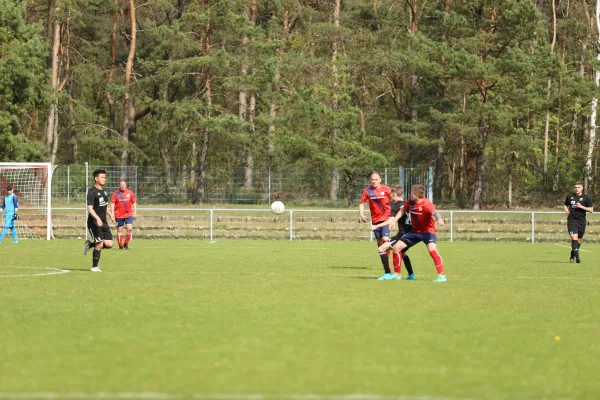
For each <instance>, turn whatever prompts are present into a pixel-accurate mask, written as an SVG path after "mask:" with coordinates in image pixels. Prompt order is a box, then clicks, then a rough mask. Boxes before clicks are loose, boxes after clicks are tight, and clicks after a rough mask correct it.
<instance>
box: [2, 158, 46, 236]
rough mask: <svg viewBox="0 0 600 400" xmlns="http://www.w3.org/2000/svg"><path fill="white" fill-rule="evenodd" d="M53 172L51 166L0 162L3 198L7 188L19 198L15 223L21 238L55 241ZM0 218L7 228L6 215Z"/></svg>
mask: <svg viewBox="0 0 600 400" xmlns="http://www.w3.org/2000/svg"><path fill="white" fill-rule="evenodd" d="M53 171H54V167H53V166H52V164H50V163H25V162H23V163H20V162H0V193H1V199H2V200H4V197H5V196H6V187H7V186H8V185H11V186H13V190H14V193H15V194H16V195H17V196H18V197H19V219H18V220H16V221H15V228H16V230H17V234H18V235H19V238H27V239H39V238H43V237H45V238H46V239H47V240H50V239H52V237H53V234H52V172H53ZM2 200H0V204H1V203H2ZM0 219H1V221H2V226H4V213H2V216H1V217H0Z"/></svg>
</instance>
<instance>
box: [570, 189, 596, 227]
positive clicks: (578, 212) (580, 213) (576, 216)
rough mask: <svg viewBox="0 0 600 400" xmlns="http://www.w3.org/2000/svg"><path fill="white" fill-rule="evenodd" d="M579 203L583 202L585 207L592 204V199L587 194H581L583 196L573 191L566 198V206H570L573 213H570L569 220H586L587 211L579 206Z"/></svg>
mask: <svg viewBox="0 0 600 400" xmlns="http://www.w3.org/2000/svg"><path fill="white" fill-rule="evenodd" d="M577 203H581V205H582V206H584V207H591V206H592V199H590V198H589V196H587V195H585V194H583V193H582V194H581V196H577V195H575V193H571V194H570V195H568V196H567V199H566V200H565V206H567V207H568V208H569V211H571V213H570V214H569V217H568V218H567V219H568V220H582V221H585V215H586V211H585V210H582V209H581V208H577Z"/></svg>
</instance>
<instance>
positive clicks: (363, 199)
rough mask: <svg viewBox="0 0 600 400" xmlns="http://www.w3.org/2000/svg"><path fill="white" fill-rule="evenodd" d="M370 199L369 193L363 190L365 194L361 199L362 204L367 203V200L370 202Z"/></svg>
mask: <svg viewBox="0 0 600 400" xmlns="http://www.w3.org/2000/svg"><path fill="white" fill-rule="evenodd" d="M369 198H370V197H369V193H367V191H366V190H363V194H362V197H361V198H360V202H361V203H366V202H367V200H369Z"/></svg>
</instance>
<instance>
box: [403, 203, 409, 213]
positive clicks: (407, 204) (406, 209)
mask: <svg viewBox="0 0 600 400" xmlns="http://www.w3.org/2000/svg"><path fill="white" fill-rule="evenodd" d="M402 208H404V211H406V212H408V211H410V200H408V201H405V202H404V206H403V207H402Z"/></svg>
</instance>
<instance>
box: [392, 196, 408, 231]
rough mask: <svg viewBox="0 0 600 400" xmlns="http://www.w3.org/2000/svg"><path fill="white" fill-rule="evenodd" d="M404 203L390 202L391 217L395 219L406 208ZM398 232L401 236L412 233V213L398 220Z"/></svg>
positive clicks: (405, 214)
mask: <svg viewBox="0 0 600 400" xmlns="http://www.w3.org/2000/svg"><path fill="white" fill-rule="evenodd" d="M404 203H405V202H404V201H392V202H390V210H391V214H390V216H392V217H395V216H396V214H398V213H399V212H400V210H401V209H402V207H404ZM398 231H399V233H400V234H401V235H403V234H405V233H408V232H412V223H411V221H410V213H404V215H403V216H402V218H400V219H399V220H398Z"/></svg>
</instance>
